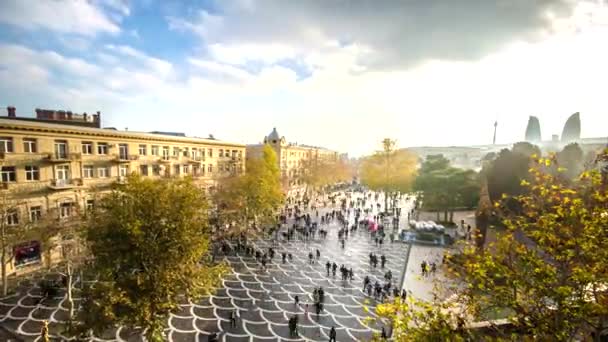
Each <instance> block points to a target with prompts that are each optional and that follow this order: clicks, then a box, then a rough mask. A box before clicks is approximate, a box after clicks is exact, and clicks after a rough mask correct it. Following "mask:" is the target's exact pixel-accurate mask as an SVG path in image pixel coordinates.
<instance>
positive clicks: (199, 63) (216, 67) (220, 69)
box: [188, 58, 252, 80]
mask: <svg viewBox="0 0 608 342" xmlns="http://www.w3.org/2000/svg"><path fill="white" fill-rule="evenodd" d="M188 62H189V63H190V64H192V65H194V66H196V67H199V68H202V69H204V70H207V71H209V72H211V73H216V74H220V75H226V76H230V77H232V78H235V79H237V80H247V79H249V78H250V77H251V76H252V75H251V74H249V73H248V72H247V71H245V70H243V69H240V68H237V67H234V66H232V65H228V64H222V63H218V62H215V61H210V60H202V59H197V58H189V59H188Z"/></svg>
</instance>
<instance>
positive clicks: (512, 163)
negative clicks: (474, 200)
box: [482, 149, 531, 202]
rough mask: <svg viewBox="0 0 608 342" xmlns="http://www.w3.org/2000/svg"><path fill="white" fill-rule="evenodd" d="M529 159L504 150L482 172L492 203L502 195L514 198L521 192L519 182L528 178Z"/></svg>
mask: <svg viewBox="0 0 608 342" xmlns="http://www.w3.org/2000/svg"><path fill="white" fill-rule="evenodd" d="M530 162H531V158H530V157H529V156H527V155H524V154H521V153H517V152H513V151H510V150H508V149H504V150H502V151H500V153H499V154H498V157H497V158H496V159H494V161H492V162H491V163H490V164H489V165H488V167H486V168H484V169H483V170H482V173H484V174H485V176H486V177H487V180H488V190H489V193H490V199H491V200H492V202H495V201H498V200H500V199H501V198H502V195H503V194H507V195H511V196H516V195H520V194H521V193H522V192H523V188H522V186H521V181H522V180H526V179H528V178H529V173H528V169H529V168H530Z"/></svg>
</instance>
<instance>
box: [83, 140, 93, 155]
mask: <svg viewBox="0 0 608 342" xmlns="http://www.w3.org/2000/svg"><path fill="white" fill-rule="evenodd" d="M82 154H93V143H92V142H90V141H83V142H82Z"/></svg>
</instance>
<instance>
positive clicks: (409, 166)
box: [360, 138, 418, 210]
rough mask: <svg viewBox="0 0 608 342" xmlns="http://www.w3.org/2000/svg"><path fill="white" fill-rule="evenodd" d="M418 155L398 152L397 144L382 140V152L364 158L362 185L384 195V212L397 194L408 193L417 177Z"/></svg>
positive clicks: (361, 172)
mask: <svg viewBox="0 0 608 342" xmlns="http://www.w3.org/2000/svg"><path fill="white" fill-rule="evenodd" d="M417 162H418V161H417V158H416V155H415V154H413V153H412V152H410V151H407V150H397V149H396V142H395V141H394V140H391V139H388V138H387V139H384V140H382V150H380V151H378V152H376V153H375V154H373V155H371V156H367V157H364V158H363V160H362V163H361V169H360V174H361V183H363V185H365V186H367V187H368V188H370V189H371V190H374V191H381V192H383V193H384V210H387V208H388V199H389V197H390V195H391V194H393V193H396V192H398V191H399V192H406V191H409V190H410V189H411V187H412V184H413V181H414V177H415V176H416V165H417Z"/></svg>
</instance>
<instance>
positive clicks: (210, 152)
mask: <svg viewBox="0 0 608 342" xmlns="http://www.w3.org/2000/svg"><path fill="white" fill-rule="evenodd" d="M207 152H208V153H209V157H210V158H213V149H212V148H210V149H209V150H207Z"/></svg>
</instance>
